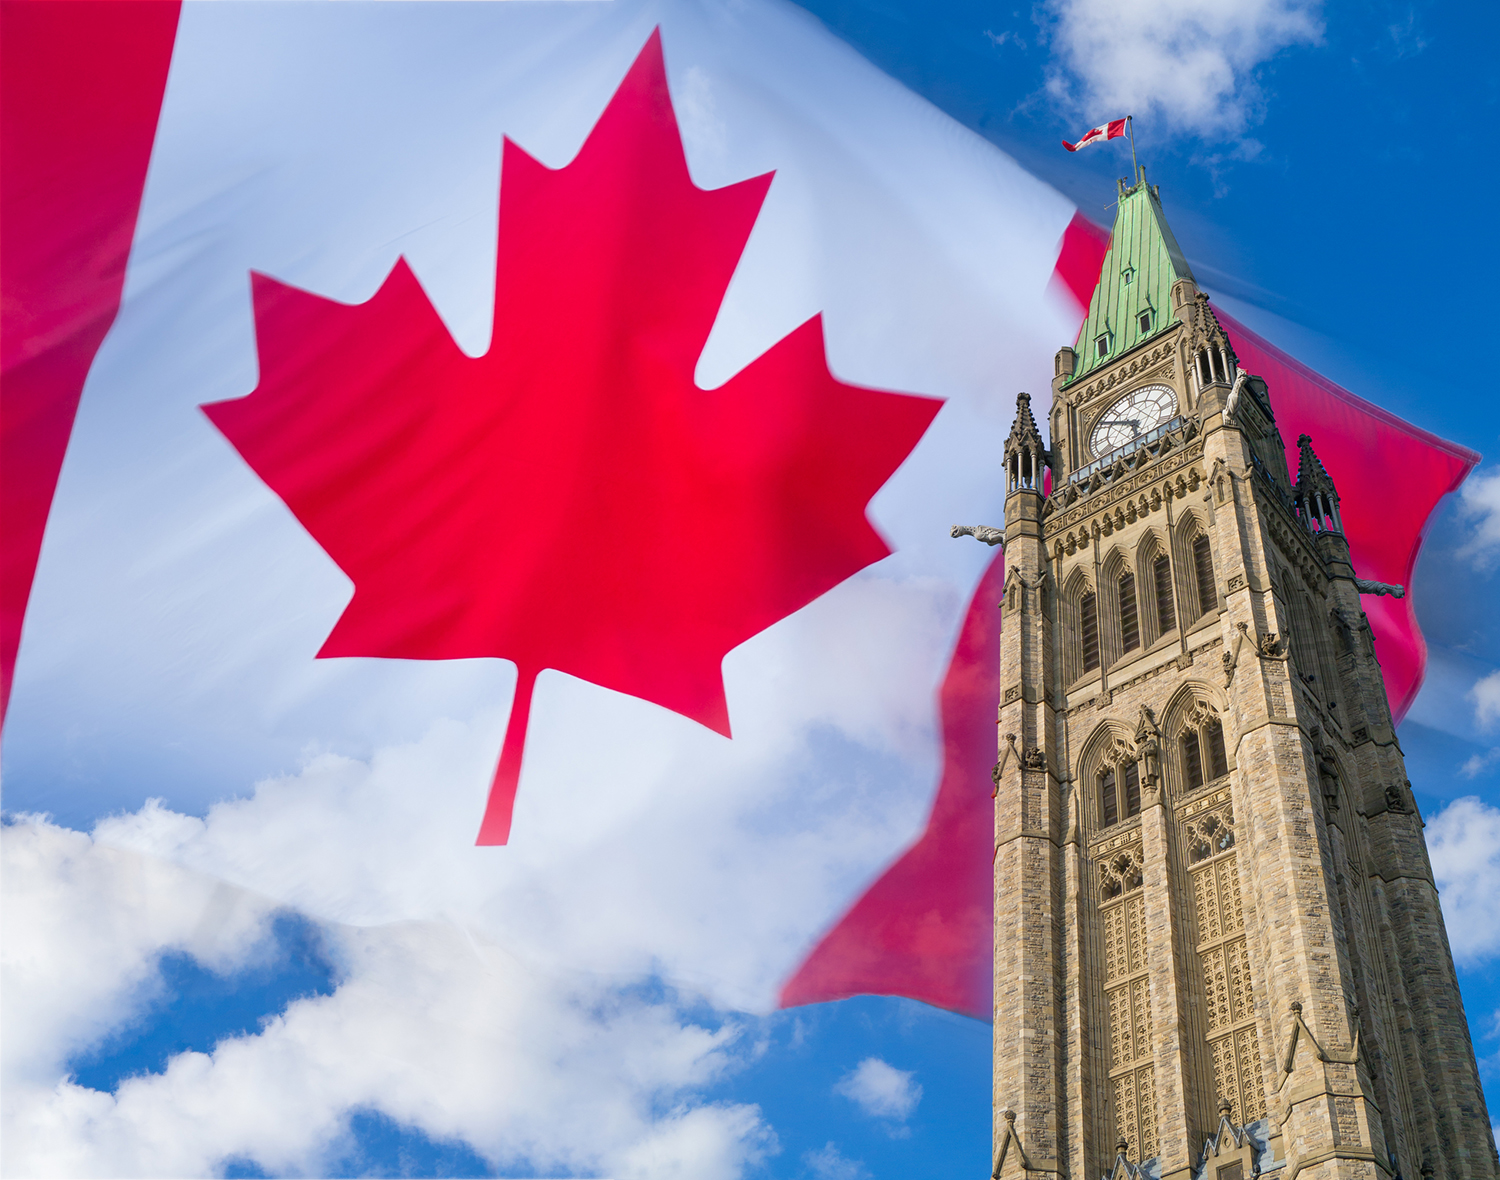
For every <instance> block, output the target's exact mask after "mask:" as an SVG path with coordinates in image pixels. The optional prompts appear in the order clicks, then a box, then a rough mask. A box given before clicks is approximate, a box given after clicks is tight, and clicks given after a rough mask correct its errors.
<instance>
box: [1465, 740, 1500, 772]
mask: <svg viewBox="0 0 1500 1180" xmlns="http://www.w3.org/2000/svg"><path fill="white" fill-rule="evenodd" d="M1497 766H1500V746H1496V747H1494V749H1491V750H1486V751H1485V752H1484V753H1483V754H1471V755H1470V756H1469V758H1468V760H1467V761H1465V762H1464V764H1463V765H1462V766H1460V767H1459V768H1458V773H1459V774H1461V775H1463V776H1464V778H1478V777H1479V776H1480V775H1481V774H1488V773H1489V772H1490V771H1491V770H1493V769H1495V767H1497Z"/></svg>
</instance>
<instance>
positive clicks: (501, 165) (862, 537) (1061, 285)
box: [0, 0, 1474, 1017]
mask: <svg viewBox="0 0 1500 1180" xmlns="http://www.w3.org/2000/svg"><path fill="white" fill-rule="evenodd" d="M13 10H14V11H13ZM5 20H6V30H5V31H6V36H5V42H4V53H5V75H4V86H5V107H4V119H5V160H4V163H5V170H4V177H3V183H4V192H3V200H4V209H3V215H4V234H5V239H4V247H5V248H4V265H5V273H4V287H5V324H4V331H5V359H4V371H3V380H4V385H3V397H4V405H3V425H4V434H3V447H4V451H3V455H4V460H5V465H4V468H3V471H0V480H3V484H0V497H3V503H0V508H3V512H4V519H5V521H6V525H5V543H4V552H3V560H4V582H3V586H0V590H3V594H4V602H3V608H4V615H3V620H0V621H3V626H4V633H3V640H4V657H5V659H4V675H5V684H6V688H7V690H9V707H8V712H7V715H6V721H5V733H4V756H5V772H6V783H7V806H8V807H9V808H10V809H12V810H18V809H19V810H49V811H52V812H54V813H57V814H60V815H63V816H69V817H80V818H81V819H89V818H93V817H99V816H104V815H107V814H109V813H112V812H117V811H125V812H128V813H130V814H129V815H128V816H127V817H126V818H124V819H116V820H113V821H110V823H108V824H106V825H104V827H102V828H101V829H100V831H101V838H107V839H109V840H112V841H114V842H116V843H119V844H121V845H126V846H130V847H133V848H136V849H139V850H143V851H146V852H150V853H152V854H155V855H160V856H165V857H169V858H172V859H175V860H177V861H180V862H181V863H184V864H187V865H189V866H192V867H195V868H198V869H201V870H203V871H205V872H207V873H211V874H213V875H215V876H217V877H219V878H221V879H223V880H225V881H228V882H231V883H234V884H237V885H241V886H244V887H246V888H249V889H253V890H256V891H258V892H260V893H261V894H264V895H267V896H270V897H272V898H274V899H276V900H278V901H282V902H285V903H287V904H291V905H294V906H296V907H299V908H300V909H302V910H304V911H307V912H309V913H312V914H315V915H319V916H322V917H326V918H330V919H337V920H341V921H346V922H356V923H382V922H393V921H398V920H402V919H408V918H414V917H415V918H425V917H432V916H436V915H442V916H444V917H445V918H448V919H450V920H453V921H456V922H458V923H460V924H461V925H463V926H465V927H466V928H469V929H473V930H476V931H482V932H484V933H485V934H486V935H487V936H488V937H490V938H492V939H494V940H496V941H497V942H499V943H501V944H502V945H504V946H505V947H507V948H508V949H509V950H510V951H512V952H513V953H515V954H517V955H519V956H523V957H531V958H533V959H535V960H537V961H542V962H548V963H552V964H557V965H561V966H564V967H566V968H568V969H570V970H582V971H593V972H599V973H603V974H605V975H610V974H616V973H620V974H624V973H630V972H635V971H639V970H641V969H643V968H644V967H650V968H651V969H653V970H658V971H660V972H661V973H662V974H664V975H665V976H667V977H669V978H672V979H677V980H681V981H685V982H687V983H689V984H691V985H693V986H695V987H697V988H699V989H701V990H702V991H703V992H704V993H705V994H707V995H709V996H711V997H712V998H714V999H715V1000H717V1001H718V1002H720V1003H723V1004H726V1005H736V1006H741V1007H744V1008H747V1009H752V1010H764V1009H767V1008H770V1007H774V1006H776V1005H778V1004H781V1005H789V1004H799V1003H809V1002H814V1001H819V1000H826V999H834V998H839V997H842V996H848V995H853V994H857V993H861V992H874V993H883V994H894V995H908V996H912V997H915V998H917V999H921V1000H924V1001H927V1002H929V1003H933V1004H938V1005H941V1006H944V1007H949V1008H952V1009H955V1010H957V1011H961V1012H966V1013H969V1014H971V1015H975V1016H979V1017H985V1016H987V1015H988V1011H989V1004H990V1001H989V992H990V980H989V972H990V962H991V954H990V937H991V935H990V931H991V923H992V899H991V887H990V881H989V871H990V869H989V866H990V852H991V848H990V844H991V832H990V817H989V788H990V784H989V776H988V768H989V766H990V764H991V763H992V762H993V760H994V753H995V737H994V717H995V708H996V704H997V698H998V690H997V668H996V667H995V659H996V653H997V643H996V635H997V629H998V626H999V620H998V614H997V612H996V611H994V610H993V603H994V602H995V601H996V600H997V599H998V594H999V587H1000V582H1001V579H1002V578H1003V569H1002V567H1001V563H1000V560H999V559H998V558H997V557H995V556H994V555H993V554H992V553H990V552H989V551H988V550H986V549H985V548H984V547H983V546H980V545H975V544H972V543H969V542H964V543H956V542H954V541H952V540H951V539H950V538H949V536H948V528H949V526H950V525H951V524H952V523H954V522H956V521H971V522H989V523H999V521H1000V519H1001V515H1002V502H1003V485H1002V480H1001V472H1000V465H999V461H998V456H999V454H1000V448H1001V442H1002V440H1003V438H1004V436H1005V434H1006V432H1007V431H1008V430H1009V427H1010V419H1011V413H1012V408H1013V406H1014V398H1015V393H1016V392H1017V391H1018V390H1020V389H1029V390H1030V391H1032V392H1033V394H1034V395H1037V394H1040V393H1042V391H1044V390H1045V388H1046V386H1047V379H1048V376H1049V375H1050V373H1051V360H1052V355H1053V353H1054V352H1055V350H1056V349H1057V347H1058V346H1059V345H1060V344H1063V343H1067V342H1070V341H1071V340H1072V339H1073V336H1074V334H1075V333H1076V331H1077V328H1078V324H1079V322H1080V319H1081V315H1082V309H1081V304H1083V303H1086V302H1087V298H1088V293H1089V291H1090V290H1091V289H1092V286H1093V283H1094V281H1095V279H1096V277H1097V274H1098V270H1099V264H1100V259H1101V257H1102V253H1103V246H1104V243H1103V240H1102V235H1101V233H1100V231H1097V230H1096V229H1094V228H1093V227H1092V226H1090V225H1089V224H1088V223H1086V222H1085V221H1083V220H1082V219H1081V218H1080V217H1078V215H1077V213H1076V210H1075V209H1074V208H1073V207H1072V206H1071V204H1070V203H1069V202H1067V201H1066V200H1065V199H1063V198H1062V197H1061V196H1059V195H1058V194H1057V193H1056V192H1054V191H1053V190H1051V189H1050V188H1049V187H1047V186H1046V185H1044V184H1043V183H1041V182H1040V181H1038V180H1036V179H1035V178H1033V177H1032V176H1030V175H1028V174H1027V173H1026V172H1025V171H1024V170H1022V169H1021V168H1020V167H1019V166H1017V165H1016V164H1015V163H1014V162H1013V161H1011V160H1009V159H1008V158H1007V157H1005V156H1004V155H1003V154H1002V153H1000V152H999V151H997V150H996V149H995V148H993V147H992V146H991V145H989V144H987V143H985V142H984V141H982V140H980V139H979V138H978V137H976V136H974V135H972V134H971V133H969V132H967V131H965V130H964V129H962V128H960V127H959V126H957V125H956V124H954V123H953V122H951V121H950V120H948V119H947V118H946V117H944V116H942V115H941V114H939V113H938V112H936V111H934V110H933V108H931V107H930V106H929V105H927V104H926V103H925V102H923V101H922V100H920V99H918V98H916V97H914V96H913V95H911V94H910V93H908V92H906V91H905V90H903V89H902V88H901V87H900V86H898V85H897V84H896V83H894V82H892V81H891V80H890V79H888V78H886V77H885V76H883V75H882V74H880V73H879V72H878V71H877V70H875V69H874V68H873V67H871V66H870V65H869V64H868V63H866V62H864V61H863V60H862V59H860V58H859V57H858V56H857V55H855V54H854V53H853V52H852V51H850V50H849V49H848V48H847V47H845V46H843V45H842V44H841V43H840V42H838V41H837V40H835V39H834V38H832V37H831V36H830V35H829V34H827V33H826V32H825V31H824V30H823V29H822V28H821V27H820V26H819V25H818V24H817V23H816V22H815V21H813V20H812V19H811V18H809V17H807V16H806V15H805V14H803V13H801V12H800V11H797V10H794V9H791V8H788V7H784V6H782V5H780V4H777V3H751V4H744V5H737V6H733V7H727V6H726V7H718V6H700V5H698V4H694V3H691V2H688V0H658V2H640V3H620V4H615V5H608V6H598V7H594V6H589V7H582V6H579V7H574V6H570V5H558V6H555V7H553V6H507V5H499V6H477V5H476V6H464V5H456V6H368V7H344V6H328V7H326V8H325V7H314V6H296V5H268V6H224V7H218V6H211V5H203V6H189V7H186V8H184V9H183V10H182V11H181V12H180V13H179V12H178V10H177V9H176V8H175V6H172V5H168V4H160V5H156V4H138V5H122V6H113V5H107V4H97V5H96V4H76V5H44V4H38V5H11V6H7V9H6V17H5ZM169 63H170V68H169ZM809 63H816V68H810V65H809ZM85 82H86V83H87V84H86V85H85V84H84V83H85ZM1221 318H1222V317H1221ZM1226 326H1227V327H1228V328H1229V331H1230V333H1231V336H1232V338H1233V339H1234V341H1235V344H1236V347H1237V349H1238V350H1239V354H1240V359H1241V364H1242V366H1243V367H1244V368H1246V369H1248V370H1250V371H1252V372H1255V373H1259V374H1261V375H1263V376H1264V377H1266V379H1267V380H1268V382H1269V384H1270V387H1271V393H1272V397H1273V399H1274V402H1275V405H1276V408H1277V412H1278V417H1279V420H1280V424H1281V427H1282V432H1283V434H1284V436H1286V437H1287V438H1289V439H1290V438H1295V437H1296V435H1297V434H1298V433H1300V432H1302V431H1304V430H1306V431H1307V432H1308V433H1311V434H1313V435H1314V437H1315V438H1316V439H1317V444H1318V449H1319V453H1320V455H1322V456H1324V458H1325V463H1326V464H1327V466H1328V467H1329V469H1330V471H1331V472H1332V473H1333V474H1334V476H1335V478H1336V479H1337V480H1338V481H1339V486H1340V490H1341V492H1342V493H1343V496H1344V504H1343V506H1344V509H1345V521H1346V525H1347V528H1348V532H1349V536H1350V540H1351V544H1352V547H1353V550H1354V555H1355V562H1356V566H1357V567H1358V570H1359V572H1360V574H1361V575H1362V576H1365V577H1371V578H1376V579H1380V580H1385V581H1392V582H1408V581H1409V578H1410V572H1411V568H1412V565H1413V563H1414V561H1415V557H1416V552H1417V547H1418V545H1419V543H1420V538H1421V533H1422V529H1423V526H1424V524H1425V521H1426V519H1427V516H1428V514H1429V513H1430V511H1431V508H1432V506H1433V505H1434V504H1435V503H1436V501H1437V499H1438V498H1439V497H1441V496H1442V495H1443V494H1444V493H1445V492H1447V491H1449V490H1452V488H1454V487H1456V486H1457V484H1458V482H1460V481H1461V480H1462V478H1463V476H1464V474H1465V473H1466V472H1467V470H1468V469H1469V467H1470V466H1472V463H1473V461H1474V458H1473V456H1472V455H1470V454H1469V453H1468V452H1465V451H1463V450H1462V449H1461V448H1456V447H1453V446H1451V445H1450V444H1446V443H1443V442H1442V441H1441V440H1437V439H1434V438H1432V437H1430V436H1427V435H1425V434H1423V433H1422V432H1420V431H1418V430H1415V429H1414V428H1412V427H1410V426H1407V425H1406V424H1404V423H1401V422H1399V421H1397V420H1395V419H1393V418H1391V417H1390V416H1388V415H1385V414H1383V413H1382V412H1380V411H1379V410H1377V409H1375V408H1374V407H1371V406H1369V405H1368V404H1366V403H1363V402H1361V401H1359V399H1357V398H1355V397H1353V395H1351V394H1348V393H1347V392H1345V391H1343V390H1340V389H1338V388H1337V387H1336V386H1333V385H1332V384H1331V383H1329V382H1327V381H1325V380H1323V379H1322V378H1320V377H1318V376H1317V375H1316V374H1314V373H1312V372H1310V371H1309V370H1307V369H1306V368H1305V367H1303V366H1301V365H1299V364H1298V363H1297V362H1296V361H1294V360H1292V359H1291V358H1289V357H1287V356H1285V355H1284V354H1282V353H1280V352H1278V351H1277V350H1276V349H1275V348H1274V347H1272V346H1271V345H1269V344H1268V343H1266V342H1265V341H1263V340H1261V339H1259V338H1258V337H1256V336H1255V335H1254V334H1253V333H1250V332H1249V331H1248V330H1246V329H1243V328H1242V327H1240V326H1239V325H1237V324H1233V323H1232V322H1229V321H1227V320H1226ZM1043 400H1044V401H1045V398H1043ZM64 453H66V457H65V458H64ZM1386 464H1391V465H1395V466H1397V467H1399V469H1400V471H1401V472H1402V478H1403V488H1404V499H1403V502H1402V505H1401V509H1400V512H1399V513H1398V514H1396V515H1395V516H1394V517H1393V515H1392V512H1391V507H1390V505H1389V504H1388V503H1385V502H1382V501H1381V500H1380V499H1379V498H1378V497H1377V496H1376V495H1374V494H1373V492H1374V489H1375V488H1376V487H1377V486H1378V485H1379V482H1380V480H1381V478H1382V476H1381V471H1382V469H1383V466H1384V465H1386ZM1377 511H1378V513H1379V518H1380V520H1381V522H1382V525H1381V528H1380V529H1378V530H1377V529H1376V527H1375V522H1376V519H1377ZM1369 609H1370V614H1371V621H1372V625H1373V626H1374V628H1375V632H1376V636H1377V645H1378V646H1377V650H1378V651H1379V652H1380V654H1381V656H1382V659H1383V660H1384V667H1385V670H1386V675H1387V686H1388V689H1389V691H1390V695H1391V699H1392V702H1393V706H1394V707H1395V708H1396V709H1397V712H1398V713H1399V712H1401V711H1402V710H1404V708H1405V706H1406V705H1407V704H1409V702H1410V700H1411V698H1412V697H1413V695H1414V694H1415V691H1416V689H1417V687H1418V685H1419V684H1420V679H1421V670H1422V659H1423V650H1422V646H1421V637H1420V634H1419V632H1418V631H1417V628H1416V625H1415V619H1414V616H1413V615H1412V613H1411V608H1410V603H1409V600H1408V601H1406V602H1400V603H1396V602H1391V601H1389V600H1381V601H1380V603H1379V604H1372V605H1370V608H1369ZM23 619H24V623H23ZM12 677H13V680H12ZM148 798H161V799H162V800H164V803H162V804H152V805H150V806H144V807H143V806H142V805H143V803H144V802H145V800H146V799H148ZM195 817H201V818H195ZM476 836H477V837H478V839H477V842H476Z"/></svg>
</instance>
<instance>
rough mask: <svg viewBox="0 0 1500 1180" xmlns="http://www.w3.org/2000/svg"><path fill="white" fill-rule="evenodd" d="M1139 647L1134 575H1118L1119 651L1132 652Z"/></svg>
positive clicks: (1139, 631) (1138, 622)
mask: <svg viewBox="0 0 1500 1180" xmlns="http://www.w3.org/2000/svg"><path fill="white" fill-rule="evenodd" d="M1140 645H1141V621H1140V618H1139V617H1138V616H1137V615H1136V610H1135V575H1134V574H1121V575H1120V649H1121V650H1122V651H1134V650H1135V649H1136V648H1138V647H1140Z"/></svg>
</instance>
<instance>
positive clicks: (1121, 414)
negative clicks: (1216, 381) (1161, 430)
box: [1089, 385, 1177, 455]
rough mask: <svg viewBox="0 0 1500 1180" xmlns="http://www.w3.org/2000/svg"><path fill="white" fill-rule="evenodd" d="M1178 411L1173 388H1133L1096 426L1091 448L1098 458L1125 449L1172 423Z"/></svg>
mask: <svg viewBox="0 0 1500 1180" xmlns="http://www.w3.org/2000/svg"><path fill="white" fill-rule="evenodd" d="M1176 412H1177V395H1176V394H1175V393H1173V392H1172V389H1171V387H1170V386H1167V385H1143V386H1141V387H1140V388H1139V389H1133V390H1131V391H1130V392H1129V393H1127V394H1126V395H1125V396H1124V397H1122V398H1121V399H1120V400H1119V401H1117V402H1115V404H1114V405H1112V406H1110V407H1109V409H1107V410H1105V411H1104V413H1103V415H1102V416H1101V417H1100V418H1099V421H1098V422H1096V423H1095V424H1094V434H1093V437H1091V438H1090V439H1089V449H1090V450H1091V451H1093V452H1094V454H1095V455H1103V454H1105V453H1107V452H1109V451H1112V450H1114V449H1115V448H1116V447H1123V446H1124V445H1125V444H1126V443H1128V442H1130V441H1131V440H1132V439H1135V438H1138V437H1139V436H1140V435H1143V434H1145V433H1146V432H1147V431H1148V430H1154V429H1155V428H1156V427H1158V426H1160V425H1161V424H1162V423H1163V422H1166V421H1169V420H1170V419H1171V417H1172V415H1173V414H1175V413H1176Z"/></svg>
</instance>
